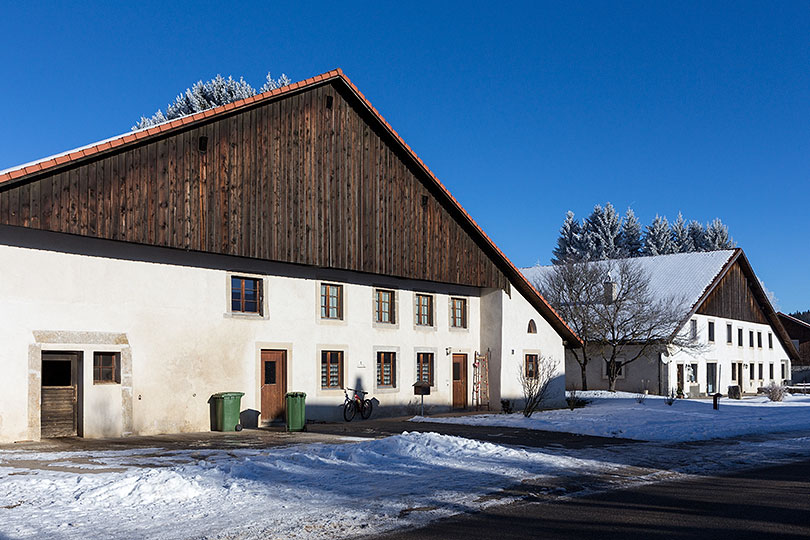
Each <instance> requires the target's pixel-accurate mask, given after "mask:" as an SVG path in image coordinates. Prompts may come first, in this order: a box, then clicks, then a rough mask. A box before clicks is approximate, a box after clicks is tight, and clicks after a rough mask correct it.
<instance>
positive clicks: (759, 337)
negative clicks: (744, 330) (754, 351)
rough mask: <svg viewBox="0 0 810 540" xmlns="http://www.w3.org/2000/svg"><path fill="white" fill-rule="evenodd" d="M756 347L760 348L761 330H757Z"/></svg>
mask: <svg viewBox="0 0 810 540" xmlns="http://www.w3.org/2000/svg"><path fill="white" fill-rule="evenodd" d="M757 347H759V348H760V349H761V348H762V332H757Z"/></svg>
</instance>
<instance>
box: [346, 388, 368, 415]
mask: <svg viewBox="0 0 810 540" xmlns="http://www.w3.org/2000/svg"><path fill="white" fill-rule="evenodd" d="M346 390H351V391H352V392H354V397H353V398H349V393H348V392H346ZM360 394H362V397H361V396H360ZM366 394H368V392H363V391H362V390H355V389H354V388H344V389H343V395H344V396H345V397H346V401H344V402H343V419H344V420H346V421H347V422H351V421H352V418H354V415H355V414H357V413H358V412H359V413H360V417H361V418H362V419H363V420H368V417H369V416H371V409H372V408H373V405H372V403H371V400H370V399H366Z"/></svg>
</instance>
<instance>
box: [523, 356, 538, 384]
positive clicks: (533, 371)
mask: <svg viewBox="0 0 810 540" xmlns="http://www.w3.org/2000/svg"><path fill="white" fill-rule="evenodd" d="M524 367H525V370H524V374H525V375H526V378H527V379H536V378H537V355H536V354H527V355H526V359H525V361H524Z"/></svg>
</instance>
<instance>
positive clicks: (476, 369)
mask: <svg viewBox="0 0 810 540" xmlns="http://www.w3.org/2000/svg"><path fill="white" fill-rule="evenodd" d="M473 404H474V405H475V408H476V410H479V411H480V410H481V409H482V408H483V407H486V408H487V410H490V409H489V349H487V352H486V353H484V354H478V351H476V352H475V362H473Z"/></svg>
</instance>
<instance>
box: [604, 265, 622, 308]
mask: <svg viewBox="0 0 810 540" xmlns="http://www.w3.org/2000/svg"><path fill="white" fill-rule="evenodd" d="M603 285H604V287H605V305H608V304H612V303H613V302H615V301H616V298H617V297H618V296H619V284H618V283H616V282H615V281H613V278H612V277H611V276H610V272H608V275H607V281H605V282H604V283H603Z"/></svg>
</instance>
